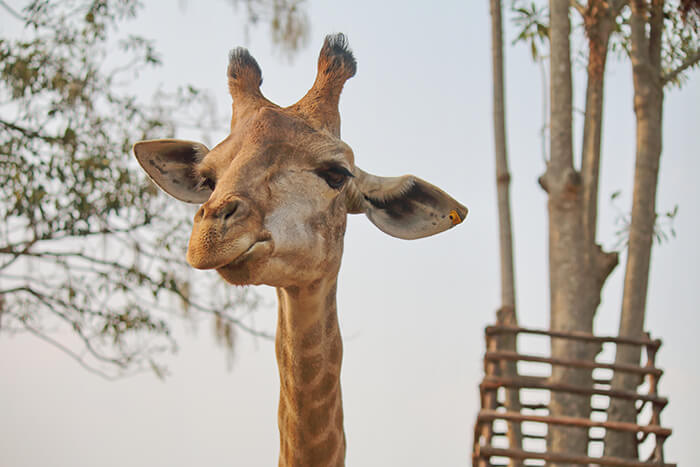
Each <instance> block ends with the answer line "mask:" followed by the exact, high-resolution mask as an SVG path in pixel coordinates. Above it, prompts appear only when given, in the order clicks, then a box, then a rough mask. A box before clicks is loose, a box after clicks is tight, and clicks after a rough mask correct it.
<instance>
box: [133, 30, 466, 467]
mask: <svg viewBox="0 0 700 467" xmlns="http://www.w3.org/2000/svg"><path fill="white" fill-rule="evenodd" d="M356 68H357V65H356V62H355V58H354V57H353V54H352V52H351V51H350V49H349V47H348V44H347V40H346V38H345V36H344V35H343V34H336V35H331V36H327V37H326V39H325V41H324V44H323V47H322V49H321V53H320V55H319V59H318V72H317V76H316V80H315V82H314V84H313V86H312V87H311V89H310V90H309V91H308V92H307V93H306V95H305V96H304V97H303V98H301V100H299V101H298V102H297V103H296V104H294V105H291V106H289V107H280V106H277V105H275V104H273V103H272V102H270V101H269V100H267V99H266V98H265V97H264V96H263V94H262V92H261V91H260V84H261V83H262V74H261V71H260V67H259V66H258V64H257V62H256V61H255V59H253V57H252V56H251V55H250V54H249V53H248V51H247V50H245V49H242V48H238V49H234V50H233V51H232V52H231V54H230V56H229V66H228V70H227V76H228V83H229V91H230V94H231V97H232V99H233V105H232V108H233V116H232V119H231V132H230V134H229V135H228V136H227V137H226V138H225V139H224V140H223V141H221V142H220V143H219V144H217V145H216V146H215V147H214V148H213V149H211V150H210V149H208V148H207V147H206V146H205V145H203V144H201V143H197V142H192V141H182V140H173V139H165V140H151V141H141V142H138V143H136V144H135V145H134V153H135V155H136V158H137V159H138V161H139V163H140V164H141V166H142V167H143V169H144V170H145V171H146V173H147V174H148V175H149V177H150V178H151V179H152V180H153V182H154V183H155V184H156V185H158V186H159V187H160V188H161V189H162V190H163V191H165V192H166V193H168V194H170V195H171V196H173V197H174V198H176V199H178V200H181V201H184V202H187V203H196V204H201V206H200V208H199V210H198V211H197V213H196V214H195V217H194V223H193V227H192V234H191V237H190V242H189V245H188V250H187V261H188V262H189V263H190V264H191V265H192V266H193V267H195V268H198V269H216V271H217V272H218V273H219V274H220V275H221V276H222V277H223V278H224V279H225V280H226V281H228V282H230V283H232V284H237V285H258V284H266V285H270V286H273V287H276V288H277V294H278V299H279V313H278V325H277V334H276V354H277V361H278V367H279V372H280V402H279V412H278V423H279V430H280V461H279V462H280V465H281V466H282V465H284V466H306V467H309V466H339V465H344V460H345V435H344V431H343V408H342V402H341V390H340V364H341V360H342V340H341V337H340V330H339V327H338V319H337V311H336V299H335V293H336V285H337V277H338V270H339V268H340V262H341V257H342V252H343V237H344V235H345V227H346V218H347V214H360V213H362V214H365V215H366V216H367V217H368V218H369V220H370V221H371V222H372V223H373V224H374V225H376V226H377V227H378V228H379V229H380V230H382V231H383V232H385V233H387V234H389V235H391V236H394V237H398V238H403V239H416V238H422V237H427V236H430V235H434V234H437V233H440V232H443V231H445V230H447V229H450V228H452V227H454V226H455V225H457V224H459V223H461V222H462V221H463V220H464V219H465V218H466V216H467V208H466V207H465V206H463V205H462V204H460V203H459V202H457V201H456V200H454V199H453V198H452V197H451V196H449V195H448V194H447V193H445V192H444V191H443V190H441V189H440V188H438V187H436V186H434V185H432V184H430V183H428V182H426V181H424V180H421V179H420V178H417V177H414V176H412V175H404V176H401V177H379V176H376V175H372V174H369V173H367V172H364V171H363V170H361V169H360V168H359V167H357V165H355V157H354V154H353V152H352V150H351V149H350V147H349V146H348V145H347V144H346V143H344V142H343V141H342V140H341V139H340V115H339V113H338V100H339V97H340V93H341V91H342V88H343V86H344V84H345V82H346V81H347V80H348V79H349V78H350V77H352V76H353V75H354V74H355V71H356Z"/></svg>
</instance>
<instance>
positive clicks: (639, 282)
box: [605, 0, 663, 458]
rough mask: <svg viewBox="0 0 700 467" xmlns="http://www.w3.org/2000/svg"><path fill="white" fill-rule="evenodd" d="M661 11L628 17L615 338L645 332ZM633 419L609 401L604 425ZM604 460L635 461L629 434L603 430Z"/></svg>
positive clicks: (632, 360)
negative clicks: (631, 149) (626, 216)
mask: <svg viewBox="0 0 700 467" xmlns="http://www.w3.org/2000/svg"><path fill="white" fill-rule="evenodd" d="M662 10H663V1H662V0H653V1H652V2H651V12H650V13H651V14H650V15H648V14H647V13H648V12H647V5H646V2H642V1H639V0H637V1H633V2H632V16H631V18H630V26H631V33H632V37H631V40H632V44H631V46H632V50H631V58H632V73H633V80H634V111H635V115H636V120H637V141H636V144H637V154H636V162H635V172H634V194H633V200H632V217H631V221H630V228H629V248H628V255H627V267H626V270H625V284H624V292H623V297H622V313H621V316H620V331H619V335H620V336H624V337H641V336H642V333H643V331H644V315H645V307H646V296H647V284H648V279H649V262H650V258H651V247H652V240H653V234H654V224H655V221H656V187H657V182H658V172H659V159H660V157H661V134H662V133H661V129H662V128H661V121H662V118H661V115H662V110H663V87H662V82H661V66H660V63H661V33H662V28H663V17H662ZM647 18H648V20H647ZM647 23H648V24H647ZM647 25H648V28H649V33H648V35H647ZM640 353H641V349H640V348H639V347H637V346H623V345H621V346H618V347H617V353H616V355H615V363H617V364H637V365H638V364H639V361H640ZM640 383H641V380H640V379H639V377H631V375H625V374H621V373H616V374H615V375H614V376H613V381H612V387H613V389H624V390H628V391H633V390H636V389H637V386H638V385H639V384H640ZM636 417H637V413H636V410H635V407H634V404H632V403H628V402H623V401H619V400H613V401H611V403H610V407H609V409H608V420H610V421H625V422H633V421H635V420H636ZM605 455H608V456H617V457H632V458H636V457H637V443H636V440H635V438H634V435H633V434H622V433H615V432H613V431H608V432H607V433H606V435H605Z"/></svg>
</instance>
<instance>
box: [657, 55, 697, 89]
mask: <svg viewBox="0 0 700 467" xmlns="http://www.w3.org/2000/svg"><path fill="white" fill-rule="evenodd" d="M698 62H700V50H696V51H695V53H692V54H690V55H688V56H687V57H685V60H683V63H681V64H680V65H679V66H677V67H676V68H675V69H673V70H671V71H669V72H668V73H666V74H664V75H663V76H662V77H661V84H662V85H664V86H665V85H666V84H668V83H669V82H671V81H673V80H675V79H676V78H677V77H678V75H679V74H681V73H683V72H684V71H685V70H687V69H688V68H691V67H693V66H695V65H696V64H697V63H698Z"/></svg>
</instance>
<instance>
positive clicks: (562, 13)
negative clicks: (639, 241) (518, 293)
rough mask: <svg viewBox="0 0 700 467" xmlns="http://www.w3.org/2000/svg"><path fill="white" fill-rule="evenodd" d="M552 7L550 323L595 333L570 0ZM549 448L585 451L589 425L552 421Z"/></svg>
mask: <svg viewBox="0 0 700 467" xmlns="http://www.w3.org/2000/svg"><path fill="white" fill-rule="evenodd" d="M549 8H550V32H549V34H550V52H551V54H550V102H551V109H550V122H551V123H550V160H549V162H548V163H547V170H546V171H545V174H544V175H543V176H542V177H541V178H540V184H541V185H542V187H543V188H544V189H545V190H546V191H547V193H548V194H549V198H548V203H547V204H548V212H549V281H550V294H551V295H550V300H551V304H550V307H551V311H550V313H551V315H550V328H551V329H552V330H557V331H574V330H575V331H585V332H591V331H592V327H593V315H592V313H591V310H590V307H588V306H587V304H586V303H585V301H583V300H581V297H580V293H581V291H586V290H589V287H588V285H587V284H586V281H587V279H588V276H587V275H586V269H587V268H586V267H585V264H586V249H585V246H586V245H585V236H584V233H583V229H582V228H581V221H582V218H583V200H582V186H581V176H580V174H579V173H578V172H576V171H575V170H574V167H573V149H572V113H571V112H572V102H571V56H570V51H569V48H570V46H569V35H570V29H571V28H570V24H569V2H567V1H562V0H550V3H549ZM551 353H552V357H554V358H568V359H579V360H587V359H590V355H591V350H590V348H589V346H587V345H586V344H580V343H576V342H567V341H563V340H561V339H554V338H553V339H552V340H551ZM552 380H553V381H555V382H566V383H569V384H575V385H577V386H581V387H590V386H591V385H592V380H591V371H590V370H581V369H571V368H564V367H557V366H555V367H553V368H552ZM549 409H550V413H551V414H552V415H568V416H576V417H585V418H588V416H589V414H590V398H589V397H585V396H577V395H570V394H564V393H554V392H553V393H552V395H551V398H550V405H549ZM547 447H548V450H550V451H552V452H566V453H570V454H586V453H587V451H588V430H586V429H583V428H572V427H561V426H550V428H549V432H548V434H547ZM551 465H557V464H551Z"/></svg>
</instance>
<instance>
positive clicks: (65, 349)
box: [20, 320, 117, 381]
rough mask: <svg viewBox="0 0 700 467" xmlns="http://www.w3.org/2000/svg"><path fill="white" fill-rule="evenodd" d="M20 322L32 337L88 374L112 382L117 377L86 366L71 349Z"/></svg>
mask: <svg viewBox="0 0 700 467" xmlns="http://www.w3.org/2000/svg"><path fill="white" fill-rule="evenodd" d="M20 322H21V323H22V326H23V327H24V329H26V330H27V331H29V332H30V333H31V334H32V335H34V336H35V337H38V338H39V339H41V340H43V341H44V342H47V343H49V344H51V345H52V346H54V347H56V348H57V349H58V350H60V351H61V352H63V353H64V354H66V355H68V356H69V357H70V358H72V359H73V360H75V361H76V362H78V364H79V365H80V366H82V367H83V368H84V369H86V370H87V371H89V372H90V373H93V374H96V375H98V376H100V377H102V378H104V379H106V380H108V381H114V380H116V379H117V377H115V376H110V375H108V374H107V373H105V372H103V371H101V370H99V369H97V368H95V367H93V366H90V365H88V364H87V363H86V362H85V360H83V359H82V358H81V357H80V355H78V354H76V353H75V352H73V351H72V350H71V349H69V348H68V347H66V346H65V345H63V344H61V343H60V342H58V341H56V340H54V339H52V338H50V337H49V336H47V335H46V334H44V333H42V332H41V331H39V330H38V329H35V328H34V327H32V326H30V325H29V324H27V322H26V320H20Z"/></svg>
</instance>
